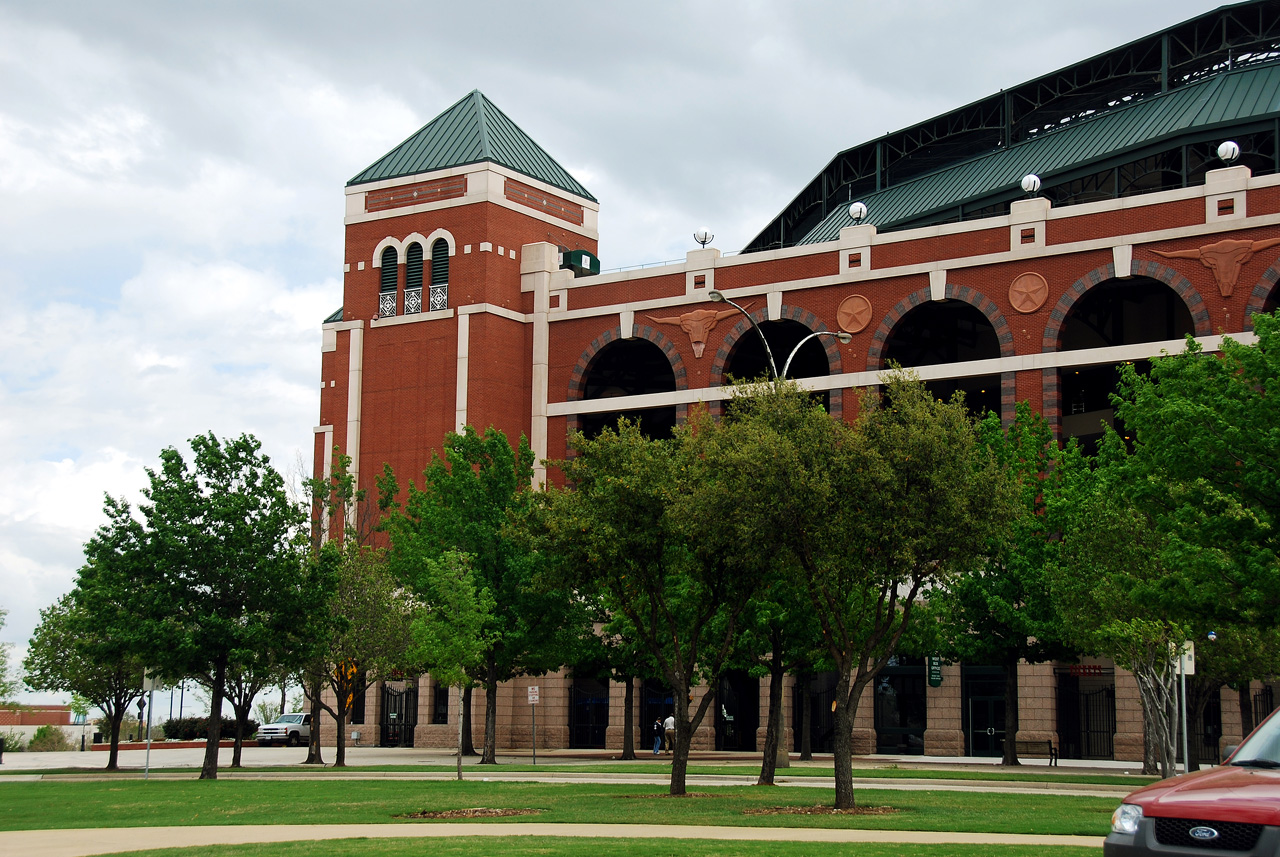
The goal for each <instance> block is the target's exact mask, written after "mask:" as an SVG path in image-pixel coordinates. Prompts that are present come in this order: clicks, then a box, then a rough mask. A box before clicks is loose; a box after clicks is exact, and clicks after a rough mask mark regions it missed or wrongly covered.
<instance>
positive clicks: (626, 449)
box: [538, 417, 755, 795]
mask: <svg viewBox="0 0 1280 857" xmlns="http://www.w3.org/2000/svg"><path fill="white" fill-rule="evenodd" d="M694 421H695V422H696V424H697V425H698V426H699V430H697V431H695V430H693V429H692V427H685V428H682V429H681V430H679V431H678V432H677V434H676V437H675V439H673V440H650V439H648V438H646V437H645V436H644V435H643V434H641V432H640V430H639V427H638V426H637V425H635V424H632V423H629V422H627V421H625V420H623V421H620V422H619V425H618V428H617V430H616V431H614V430H612V429H608V430H605V431H604V432H602V433H601V434H600V435H599V436H598V437H596V438H594V439H590V440H588V439H586V438H585V437H583V436H581V435H577V436H575V437H574V438H573V441H572V444H573V446H574V448H575V450H576V453H577V454H576V455H575V456H574V457H572V458H570V459H569V460H567V461H564V462H559V466H560V467H561V469H562V470H563V471H564V473H565V476H566V477H567V479H568V480H569V481H570V482H571V483H572V484H573V486H574V487H573V489H572V490H556V489H549V490H548V491H547V492H546V493H545V495H544V496H543V498H542V499H543V500H544V503H545V506H544V507H543V509H542V510H541V514H540V515H539V516H538V525H539V533H540V538H541V541H540V544H541V547H542V550H543V551H544V552H545V553H547V554H549V555H551V556H553V558H554V563H555V570H556V573H557V575H558V577H559V580H561V581H562V582H563V583H564V584H565V585H567V586H569V587H571V588H572V589H574V590H575V591H577V592H579V593H580V594H582V595H583V597H587V598H595V599H599V601H600V603H601V604H602V605H603V606H604V608H605V609H606V610H607V611H608V612H609V613H610V614H614V615H618V616H622V617H625V620H626V622H627V623H628V624H629V626H630V628H631V629H632V630H633V632H634V634H635V637H636V639H637V640H639V641H641V642H642V644H643V645H644V646H645V648H647V649H648V652H649V654H650V656H651V657H652V658H653V661H654V663H655V664H656V666H657V667H658V669H659V671H660V672H661V674H662V676H663V678H665V679H666V681H667V683H668V685H669V686H670V687H671V689H672V694H673V698H674V703H675V711H674V712H672V713H673V714H674V716H675V720H676V736H675V748H674V755H673V760H672V772H671V787H670V791H671V794H673V795H679V794H684V793H685V780H686V773H687V769H688V757H689V745H690V739H691V737H692V735H693V733H694V731H695V730H696V729H697V728H698V726H699V724H700V723H701V722H702V719H703V717H704V716H705V714H706V712H707V710H708V708H709V707H710V705H711V703H712V701H713V700H714V694H709V693H708V694H704V695H703V696H702V698H701V699H700V700H699V701H698V704H697V705H696V706H691V702H692V693H693V690H694V688H695V687H696V686H697V685H698V683H699V682H703V683H707V684H711V685H713V686H714V684H715V683H717V682H718V680H719V677H720V675H721V674H722V673H723V671H724V669H725V668H726V667H727V666H728V664H729V662H730V661H729V659H730V655H731V652H732V649H733V643H734V640H735V639H736V637H737V621H738V618H739V617H740V615H741V613H742V611H743V609H744V608H745V606H746V602H747V600H748V599H749V598H750V597H751V595H752V594H753V592H754V590H755V583H754V580H753V579H752V578H751V577H750V576H749V575H746V574H743V573H741V569H739V568H736V567H734V566H733V565H731V564H730V563H728V562H726V561H725V558H724V557H723V556H721V555H719V554H717V553H716V551H715V549H714V546H713V545H712V544H698V543H696V542H695V541H693V540H692V539H691V534H692V532H693V531H692V530H691V529H689V528H688V525H689V524H690V521H689V518H688V515H687V512H688V511H689V510H690V509H691V508H692V506H691V505H688V504H683V503H682V502H681V501H682V499H684V500H687V499H688V498H687V497H683V498H682V496H681V495H682V494H687V493H688V491H689V490H690V486H695V485H696V486H698V487H699V490H701V491H704V492H708V493H711V492H714V490H715V484H714V482H715V480H716V478H717V471H716V468H715V467H714V466H713V465H711V464H710V463H709V462H707V461H705V460H702V459H700V458H699V454H698V452H699V451H700V450H701V451H708V450H709V449H710V447H709V446H701V445H700V443H701V440H700V439H705V440H708V441H709V438H710V435H711V434H713V433H714V430H713V428H712V424H711V423H710V421H709V420H707V419H705V418H702V419H699V418H697V417H695V420H694ZM704 428H705V429H706V432H703V431H702V429H704ZM704 496H705V495H704ZM695 505H696V504H695Z"/></svg>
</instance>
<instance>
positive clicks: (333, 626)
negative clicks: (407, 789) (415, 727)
mask: <svg viewBox="0 0 1280 857" xmlns="http://www.w3.org/2000/svg"><path fill="white" fill-rule="evenodd" d="M320 562H321V564H322V565H324V566H326V567H329V568H332V569H334V572H333V574H332V576H333V577H334V578H336V586H335V587H334V590H333V595H332V597H331V598H330V599H329V601H328V603H327V604H326V612H327V613H328V615H329V617H330V620H331V621H329V622H328V623H326V625H325V629H324V630H325V637H324V638H323V639H322V641H321V643H322V649H321V656H320V658H319V659H318V660H316V661H313V663H319V664H320V665H321V668H322V674H321V676H320V677H319V678H320V680H321V681H322V682H323V684H324V685H326V686H327V687H328V689H329V690H330V691H331V692H332V696H333V700H334V701H333V703H332V704H330V703H328V702H325V701H323V700H322V701H321V702H320V705H321V706H322V707H323V709H324V710H325V711H328V712H329V713H330V714H331V715H333V718H334V720H335V721H336V722H337V728H338V738H337V749H336V751H335V752H336V756H335V759H334V765H335V766H336V767H344V766H345V765H346V763H347V761H346V737H347V736H346V725H347V723H348V722H349V721H350V717H351V713H352V709H351V706H352V704H353V702H354V701H355V699H356V698H357V697H358V696H360V695H361V694H363V693H364V692H365V691H366V690H367V689H368V688H370V687H372V686H373V685H374V684H375V683H376V682H379V681H384V680H386V679H389V678H392V677H393V676H395V675H398V674H400V673H402V672H413V671H415V669H416V667H417V662H416V661H415V660H414V658H413V657H412V651H413V635H412V632H411V629H412V624H413V621H414V614H415V609H414V605H413V604H412V603H411V601H410V599H409V598H408V596H407V594H406V593H405V591H404V589H403V588H402V587H401V586H400V584H399V582H398V581H397V580H396V579H395V578H394V577H393V576H392V574H391V573H390V571H389V570H388V568H387V563H386V557H385V555H384V552H383V551H382V550H378V549H374V548H367V547H362V546H360V545H359V544H357V543H355V542H354V541H348V542H346V543H343V544H339V543H338V542H329V543H327V544H326V545H325V546H324V547H323V548H321V557H320ZM312 731H317V730H312Z"/></svg>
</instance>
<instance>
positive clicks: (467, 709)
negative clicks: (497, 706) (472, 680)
mask: <svg viewBox="0 0 1280 857" xmlns="http://www.w3.org/2000/svg"><path fill="white" fill-rule="evenodd" d="M475 754H476V745H475V742H474V739H473V738H472V737H471V685H467V688H466V690H464V691H462V755H464V756H474V755H475Z"/></svg>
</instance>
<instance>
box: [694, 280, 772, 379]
mask: <svg viewBox="0 0 1280 857" xmlns="http://www.w3.org/2000/svg"><path fill="white" fill-rule="evenodd" d="M707 297H708V298H710V299H711V300H712V301H714V302H716V303H726V304H728V305H729V306H731V307H733V308H734V309H736V310H737V311H738V312H740V313H742V314H743V315H745V316H746V317H747V321H749V322H751V326H752V327H753V328H755V331H756V335H757V336H759V337H760V341H761V342H762V343H764V354H765V357H766V358H767V359H768V361H769V371H770V372H771V373H772V374H773V380H774V381H777V380H778V363H777V361H776V360H774V359H773V349H772V348H770V347H769V340H767V339H765V338H764V331H763V330H761V329H760V325H758V324H756V320H755V319H754V318H752V317H751V313H749V312H747V311H746V310H745V309H743V308H742V307H740V306H738V305H737V304H736V303H734V302H733V301H731V300H729V299H728V298H726V297H725V296H724V293H723V292H718V291H714V290H712V291H710V292H708V293H707Z"/></svg>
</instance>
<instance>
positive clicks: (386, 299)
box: [378, 292, 396, 318]
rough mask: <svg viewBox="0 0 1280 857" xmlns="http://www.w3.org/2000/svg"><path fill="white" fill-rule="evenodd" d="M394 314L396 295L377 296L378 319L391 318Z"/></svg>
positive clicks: (386, 293) (390, 293)
mask: <svg viewBox="0 0 1280 857" xmlns="http://www.w3.org/2000/svg"><path fill="white" fill-rule="evenodd" d="M395 314H396V293H395V292H383V293H382V294H380V295H378V318H391V317H392V316H394V315H395Z"/></svg>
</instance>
